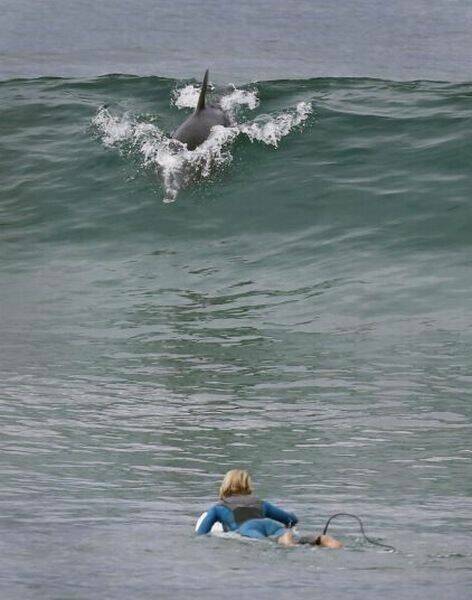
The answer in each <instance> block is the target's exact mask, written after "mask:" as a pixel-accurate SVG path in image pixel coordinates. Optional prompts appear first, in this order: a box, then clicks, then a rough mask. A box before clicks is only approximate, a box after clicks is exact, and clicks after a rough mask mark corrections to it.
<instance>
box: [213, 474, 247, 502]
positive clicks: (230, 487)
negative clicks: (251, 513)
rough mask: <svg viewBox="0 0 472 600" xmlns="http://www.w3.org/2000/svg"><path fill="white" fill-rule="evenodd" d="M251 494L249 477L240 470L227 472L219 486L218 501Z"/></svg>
mask: <svg viewBox="0 0 472 600" xmlns="http://www.w3.org/2000/svg"><path fill="white" fill-rule="evenodd" d="M249 494H252V481H251V476H250V475H249V473H248V472H247V471H243V470H242V469H232V470H231V471H228V472H227V473H226V475H225V476H224V478H223V481H222V482H221V485H220V499H221V500H223V499H224V498H229V497H230V496H237V495H241V496H248V495H249Z"/></svg>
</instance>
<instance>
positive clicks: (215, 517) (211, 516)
mask: <svg viewBox="0 0 472 600" xmlns="http://www.w3.org/2000/svg"><path fill="white" fill-rule="evenodd" d="M215 523H221V524H222V525H223V528H224V530H225V531H234V530H235V529H236V528H237V526H236V523H235V521H234V518H233V516H232V513H231V511H230V510H229V509H228V508H226V507H225V506H221V505H220V504H215V505H214V506H212V507H211V508H210V510H209V511H208V512H207V514H206V516H205V517H204V519H203V520H202V522H201V523H200V525H199V526H198V529H197V531H196V534H197V535H205V534H207V533H210V531H211V528H212V527H213V525H214V524H215Z"/></svg>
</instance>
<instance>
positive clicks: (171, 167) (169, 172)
mask: <svg viewBox="0 0 472 600" xmlns="http://www.w3.org/2000/svg"><path fill="white" fill-rule="evenodd" d="M198 94H199V90H198V89H197V88H195V87H194V86H192V85H188V86H185V87H184V88H182V89H181V90H178V91H177V92H176V96H175V100H174V101H175V104H176V106H177V105H179V107H189V108H192V107H193V106H195V105H196V103H197V100H198ZM257 104H258V98H257V93H256V92H255V91H246V90H238V89H236V88H234V89H233V90H232V91H231V92H229V94H227V95H226V96H223V97H222V99H221V105H222V106H223V107H224V109H225V110H227V111H228V112H230V113H231V111H233V112H234V110H235V109H236V108H237V107H238V106H242V105H245V106H248V107H249V108H251V109H252V108H255V107H256V106H257ZM311 112H312V108H311V104H310V103H307V102H299V103H298V104H297V106H296V107H295V109H292V110H288V111H284V112H282V113H281V114H279V115H275V116H272V115H260V116H259V117H257V118H256V119H254V120H253V121H248V122H244V123H240V124H239V125H233V126H232V127H222V126H220V125H217V126H215V127H213V128H212V131H211V134H210V136H209V137H208V139H207V140H206V141H205V142H204V143H203V144H201V145H200V146H198V147H197V148H196V149H195V150H193V151H190V150H188V149H187V147H186V146H185V145H184V144H182V143H180V142H179V141H177V140H174V139H170V138H169V137H168V136H167V135H166V134H165V133H164V132H163V131H162V130H161V129H159V127H158V126H157V125H155V124H153V123H149V122H143V121H138V120H137V119H136V118H135V117H133V116H132V115H130V114H129V113H125V114H123V115H121V116H120V115H116V114H113V113H111V112H110V110H109V109H108V108H106V107H102V108H100V109H99V111H98V113H97V115H96V116H95V118H94V119H93V121H92V124H93V126H94V128H95V131H96V132H97V134H98V135H99V137H100V139H101V140H102V142H103V144H105V146H108V147H114V148H117V149H118V150H119V151H120V152H121V153H122V154H124V155H130V156H137V158H138V161H139V162H140V164H141V166H143V167H145V168H150V169H153V170H154V171H155V172H156V173H157V174H158V175H159V176H160V178H161V179H162V183H163V186H164V190H165V195H164V202H173V201H174V200H175V198H176V197H177V194H178V193H179V190H180V189H182V188H183V187H186V186H187V185H188V184H189V183H190V182H191V181H193V180H195V179H196V178H198V177H204V178H208V177H210V175H211V174H212V172H214V170H215V169H217V168H218V167H221V166H223V165H225V164H229V163H230V162H231V161H232V159H233V156H232V154H231V143H232V142H233V141H234V140H235V139H236V137H238V135H240V134H244V135H246V136H247V137H248V138H249V139H250V140H251V142H255V141H257V142H262V143H264V144H267V145H272V146H275V147H277V146H278V143H279V142H280V140H281V139H282V138H283V137H285V136H286V135H288V134H289V133H290V132H291V131H293V130H294V129H295V128H297V127H299V126H300V125H302V124H303V123H304V122H305V121H306V119H307V118H308V116H309V115H310V113H311Z"/></svg>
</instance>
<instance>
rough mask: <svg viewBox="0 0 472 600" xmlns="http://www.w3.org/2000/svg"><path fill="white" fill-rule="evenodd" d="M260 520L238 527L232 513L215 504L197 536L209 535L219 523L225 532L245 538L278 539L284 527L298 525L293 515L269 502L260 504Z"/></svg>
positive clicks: (226, 508)
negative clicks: (234, 533)
mask: <svg viewBox="0 0 472 600" xmlns="http://www.w3.org/2000/svg"><path fill="white" fill-rule="evenodd" d="M261 511H262V518H259V519H249V520H248V521H245V522H244V523H242V524H241V525H239V526H238V524H237V523H236V520H235V518H234V514H233V511H232V510H231V509H229V508H228V507H227V506H224V505H223V504H215V505H213V506H212V507H211V508H210V510H209V511H208V512H207V514H206V516H205V518H204V519H203V521H202V522H201V523H200V525H199V527H198V529H197V535H204V534H206V533H210V531H211V528H212V527H213V525H214V524H215V523H221V524H222V525H223V528H224V530H225V531H235V532H237V533H239V534H240V535H244V536H246V537H250V538H255V539H263V538H266V537H272V536H274V537H279V536H281V535H283V534H284V533H285V532H286V529H285V527H283V526H282V525H285V526H286V527H292V526H293V525H296V524H297V523H298V519H297V517H296V515H295V514H294V513H289V512H286V511H285V510H282V509H281V508H278V507H277V506H274V505H273V504H271V503H270V502H267V501H265V500H264V501H262V503H261Z"/></svg>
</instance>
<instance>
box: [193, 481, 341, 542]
mask: <svg viewBox="0 0 472 600" xmlns="http://www.w3.org/2000/svg"><path fill="white" fill-rule="evenodd" d="M219 497H220V500H219V502H217V503H216V504H214V505H213V506H212V507H211V508H210V509H209V510H208V512H207V513H206V515H205V516H204V517H203V519H201V521H199V523H198V525H197V529H196V532H197V535H204V534H206V533H210V531H211V528H212V527H213V525H214V524H215V523H221V525H222V526H223V530H224V531H234V532H237V533H239V534H240V535H242V536H245V537H249V538H254V539H263V538H271V539H275V540H276V541H277V543H279V544H281V545H282V546H298V545H299V544H311V545H316V546H323V547H326V548H342V546H343V545H342V543H341V542H339V541H338V540H336V539H335V538H333V537H331V536H329V535H323V534H320V535H311V536H302V537H299V536H297V535H296V534H295V533H294V532H293V530H292V529H291V528H292V527H293V526H294V525H296V524H297V523H298V519H297V517H296V515H295V514H294V513H290V512H286V511H285V510H282V509H281V508H278V507H277V506H274V505H273V504H271V503H270V502H267V500H260V499H259V498H258V497H257V496H255V495H254V494H253V486H252V481H251V476H250V475H249V473H248V472H247V471H244V470H241V469H233V470H231V471H228V472H227V473H226V475H225V476H224V478H223V481H222V483H221V486H220V491H219Z"/></svg>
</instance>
